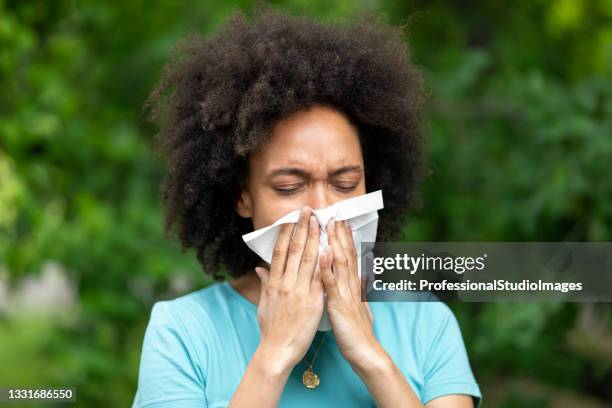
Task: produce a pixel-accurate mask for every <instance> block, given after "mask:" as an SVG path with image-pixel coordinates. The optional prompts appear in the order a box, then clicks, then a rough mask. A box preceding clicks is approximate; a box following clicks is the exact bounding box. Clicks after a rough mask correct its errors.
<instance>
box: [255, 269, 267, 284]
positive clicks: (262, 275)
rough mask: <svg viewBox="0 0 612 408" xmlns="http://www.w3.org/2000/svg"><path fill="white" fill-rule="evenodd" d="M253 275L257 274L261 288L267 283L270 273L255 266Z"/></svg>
mask: <svg viewBox="0 0 612 408" xmlns="http://www.w3.org/2000/svg"><path fill="white" fill-rule="evenodd" d="M255 273H256V274H257V276H259V279H260V280H261V286H262V287H263V285H265V284H266V282H268V278H269V277H270V271H268V270H267V269H266V268H262V267H261V266H256V267H255Z"/></svg>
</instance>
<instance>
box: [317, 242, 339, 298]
mask: <svg viewBox="0 0 612 408" xmlns="http://www.w3.org/2000/svg"><path fill="white" fill-rule="evenodd" d="M329 248H330V247H329V246H328V247H327V248H325V251H324V252H323V253H322V254H321V256H320V257H319V269H320V273H321V281H322V282H323V286H324V287H325V290H326V291H327V295H328V296H329V297H330V298H331V299H337V298H338V297H339V296H340V290H339V288H338V279H336V276H335V275H334V273H333V272H332V260H333V258H332V255H331V252H330V249H329Z"/></svg>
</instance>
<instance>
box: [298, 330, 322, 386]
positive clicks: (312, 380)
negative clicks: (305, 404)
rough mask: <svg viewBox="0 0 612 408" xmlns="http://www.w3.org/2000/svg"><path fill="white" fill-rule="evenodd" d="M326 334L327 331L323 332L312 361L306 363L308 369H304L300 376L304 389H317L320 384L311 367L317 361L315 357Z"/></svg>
mask: <svg viewBox="0 0 612 408" xmlns="http://www.w3.org/2000/svg"><path fill="white" fill-rule="evenodd" d="M327 333H328V331H327V332H325V334H324V335H323V337H322V338H321V341H320V342H319V347H317V351H315V354H314V356H313V357H312V360H311V361H310V363H308V368H307V369H306V371H304V374H302V383H303V384H304V386H305V387H306V388H317V387H318V386H319V384H320V383H321V380H319V376H318V375H316V374H315V373H314V371H312V365H313V364H314V362H315V360H316V359H317V355H318V354H319V351H320V350H321V346H322V345H323V340H325V336H327Z"/></svg>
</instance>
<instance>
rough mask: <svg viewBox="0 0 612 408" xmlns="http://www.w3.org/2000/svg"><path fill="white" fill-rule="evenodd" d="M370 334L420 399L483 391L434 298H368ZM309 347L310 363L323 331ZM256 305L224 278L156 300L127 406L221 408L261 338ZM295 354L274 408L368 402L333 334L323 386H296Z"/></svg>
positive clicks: (322, 369)
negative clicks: (132, 400)
mask: <svg viewBox="0 0 612 408" xmlns="http://www.w3.org/2000/svg"><path fill="white" fill-rule="evenodd" d="M370 306H371V309H372V314H373V315H374V333H375V335H376V338H377V339H378V340H379V342H380V343H381V345H382V346H383V347H384V349H385V350H386V351H387V353H388V354H389V355H390V356H391V358H392V359H393V361H394V362H395V364H396V365H397V366H398V367H399V369H400V370H401V371H402V373H403V374H404V375H405V377H406V378H407V379H408V381H409V383H410V385H411V386H412V389H413V390H414V391H415V392H416V394H417V396H418V397H419V399H420V400H421V402H422V403H427V402H428V401H430V400H432V399H434V398H437V397H440V396H442V395H448V394H468V395H472V396H473V397H474V400H475V402H476V404H475V406H476V405H478V404H479V403H480V399H481V397H482V396H481V393H480V389H479V387H478V384H477V383H476V381H475V379H474V375H473V374H472V370H471V367H470V363H469V361H468V357H467V353H466V351H465V346H464V343H463V339H462V336H461V332H460V329H459V326H458V324H457V320H456V319H455V316H454V315H453V313H452V311H451V310H450V309H449V308H448V306H446V305H445V304H444V303H441V302H371V303H370ZM324 333H325V332H321V331H317V333H316V336H315V338H314V340H313V343H312V345H311V348H310V349H309V350H308V352H307V354H306V359H307V360H308V361H310V359H311V357H312V355H313V354H314V352H315V350H316V348H317V346H318V345H319V341H320V339H321V336H322V335H323V334H324ZM259 338H260V333H259V325H258V323H257V305H255V304H254V303H251V302H250V301H249V300H248V299H247V298H245V297H244V296H242V295H241V294H240V293H239V292H237V291H236V290H235V289H234V288H233V287H232V286H231V285H230V284H229V283H228V282H223V283H214V284H212V285H211V286H208V287H206V288H204V289H200V290H198V291H195V292H192V293H189V294H187V295H184V296H181V297H179V298H177V299H174V300H170V301H159V302H157V303H155V305H154V306H153V309H152V311H151V318H150V320H149V324H148V326H147V329H146V332H145V336H144V342H143V346H142V356H141V361H140V370H139V378H138V389H137V392H136V396H135V398H134V402H133V405H132V407H147V408H154V407H156V408H161V407H173V408H187V407H189V408H192V407H193V408H195V407H199V408H201V407H209V408H220V407H227V406H228V405H229V402H230V400H231V399H232V395H233V394H234V392H235V391H236V389H237V387H238V384H239V383H240V380H241V378H242V376H243V374H244V371H245V370H246V367H247V365H248V363H249V360H250V359H251V356H252V355H253V353H254V352H255V349H256V348H257V345H258V344H259ZM306 367H307V366H306V363H305V361H304V360H302V361H301V362H300V363H299V364H298V365H297V366H296V367H295V368H294V369H293V371H292V372H291V375H290V376H289V379H288V381H287V384H286V385H285V388H284V390H283V394H282V396H281V400H280V403H279V406H280V407H334V408H342V407H375V406H376V405H375V402H374V400H373V398H372V397H371V396H370V394H369V392H368V389H367V387H366V385H365V384H364V383H363V382H362V381H361V379H360V378H359V377H358V376H357V375H356V374H355V373H354V372H353V370H352V369H351V367H350V365H349V364H348V362H347V361H346V360H345V359H344V358H343V357H342V355H341V354H340V350H339V349H338V345H337V343H336V341H335V338H334V336H333V331H332V332H330V333H329V334H328V335H327V336H326V338H325V341H324V342H323V345H322V347H321V349H320V351H319V355H318V357H317V359H316V361H315V363H314V372H315V373H317V375H318V376H319V377H320V381H321V382H320V385H319V387H317V388H315V389H308V388H306V387H304V385H303V384H302V374H303V372H304V371H305V370H306Z"/></svg>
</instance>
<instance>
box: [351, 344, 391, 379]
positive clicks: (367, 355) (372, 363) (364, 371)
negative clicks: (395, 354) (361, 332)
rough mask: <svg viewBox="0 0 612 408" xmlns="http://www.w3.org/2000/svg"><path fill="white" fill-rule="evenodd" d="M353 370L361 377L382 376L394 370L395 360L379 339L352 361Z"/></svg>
mask: <svg viewBox="0 0 612 408" xmlns="http://www.w3.org/2000/svg"><path fill="white" fill-rule="evenodd" d="M350 365H351V367H352V369H353V371H354V372H355V373H356V374H357V375H358V376H359V377H361V378H366V377H372V376H382V375H385V374H387V373H389V372H390V371H392V370H393V366H394V363H393V360H392V359H391V357H390V356H389V354H388V353H387V352H386V350H385V349H384V348H383V347H382V346H381V345H380V343H379V342H378V341H375V342H373V343H372V345H371V346H370V347H367V348H365V349H363V352H362V353H361V354H360V355H359V356H358V357H357V358H354V359H353V361H351V362H350Z"/></svg>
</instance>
